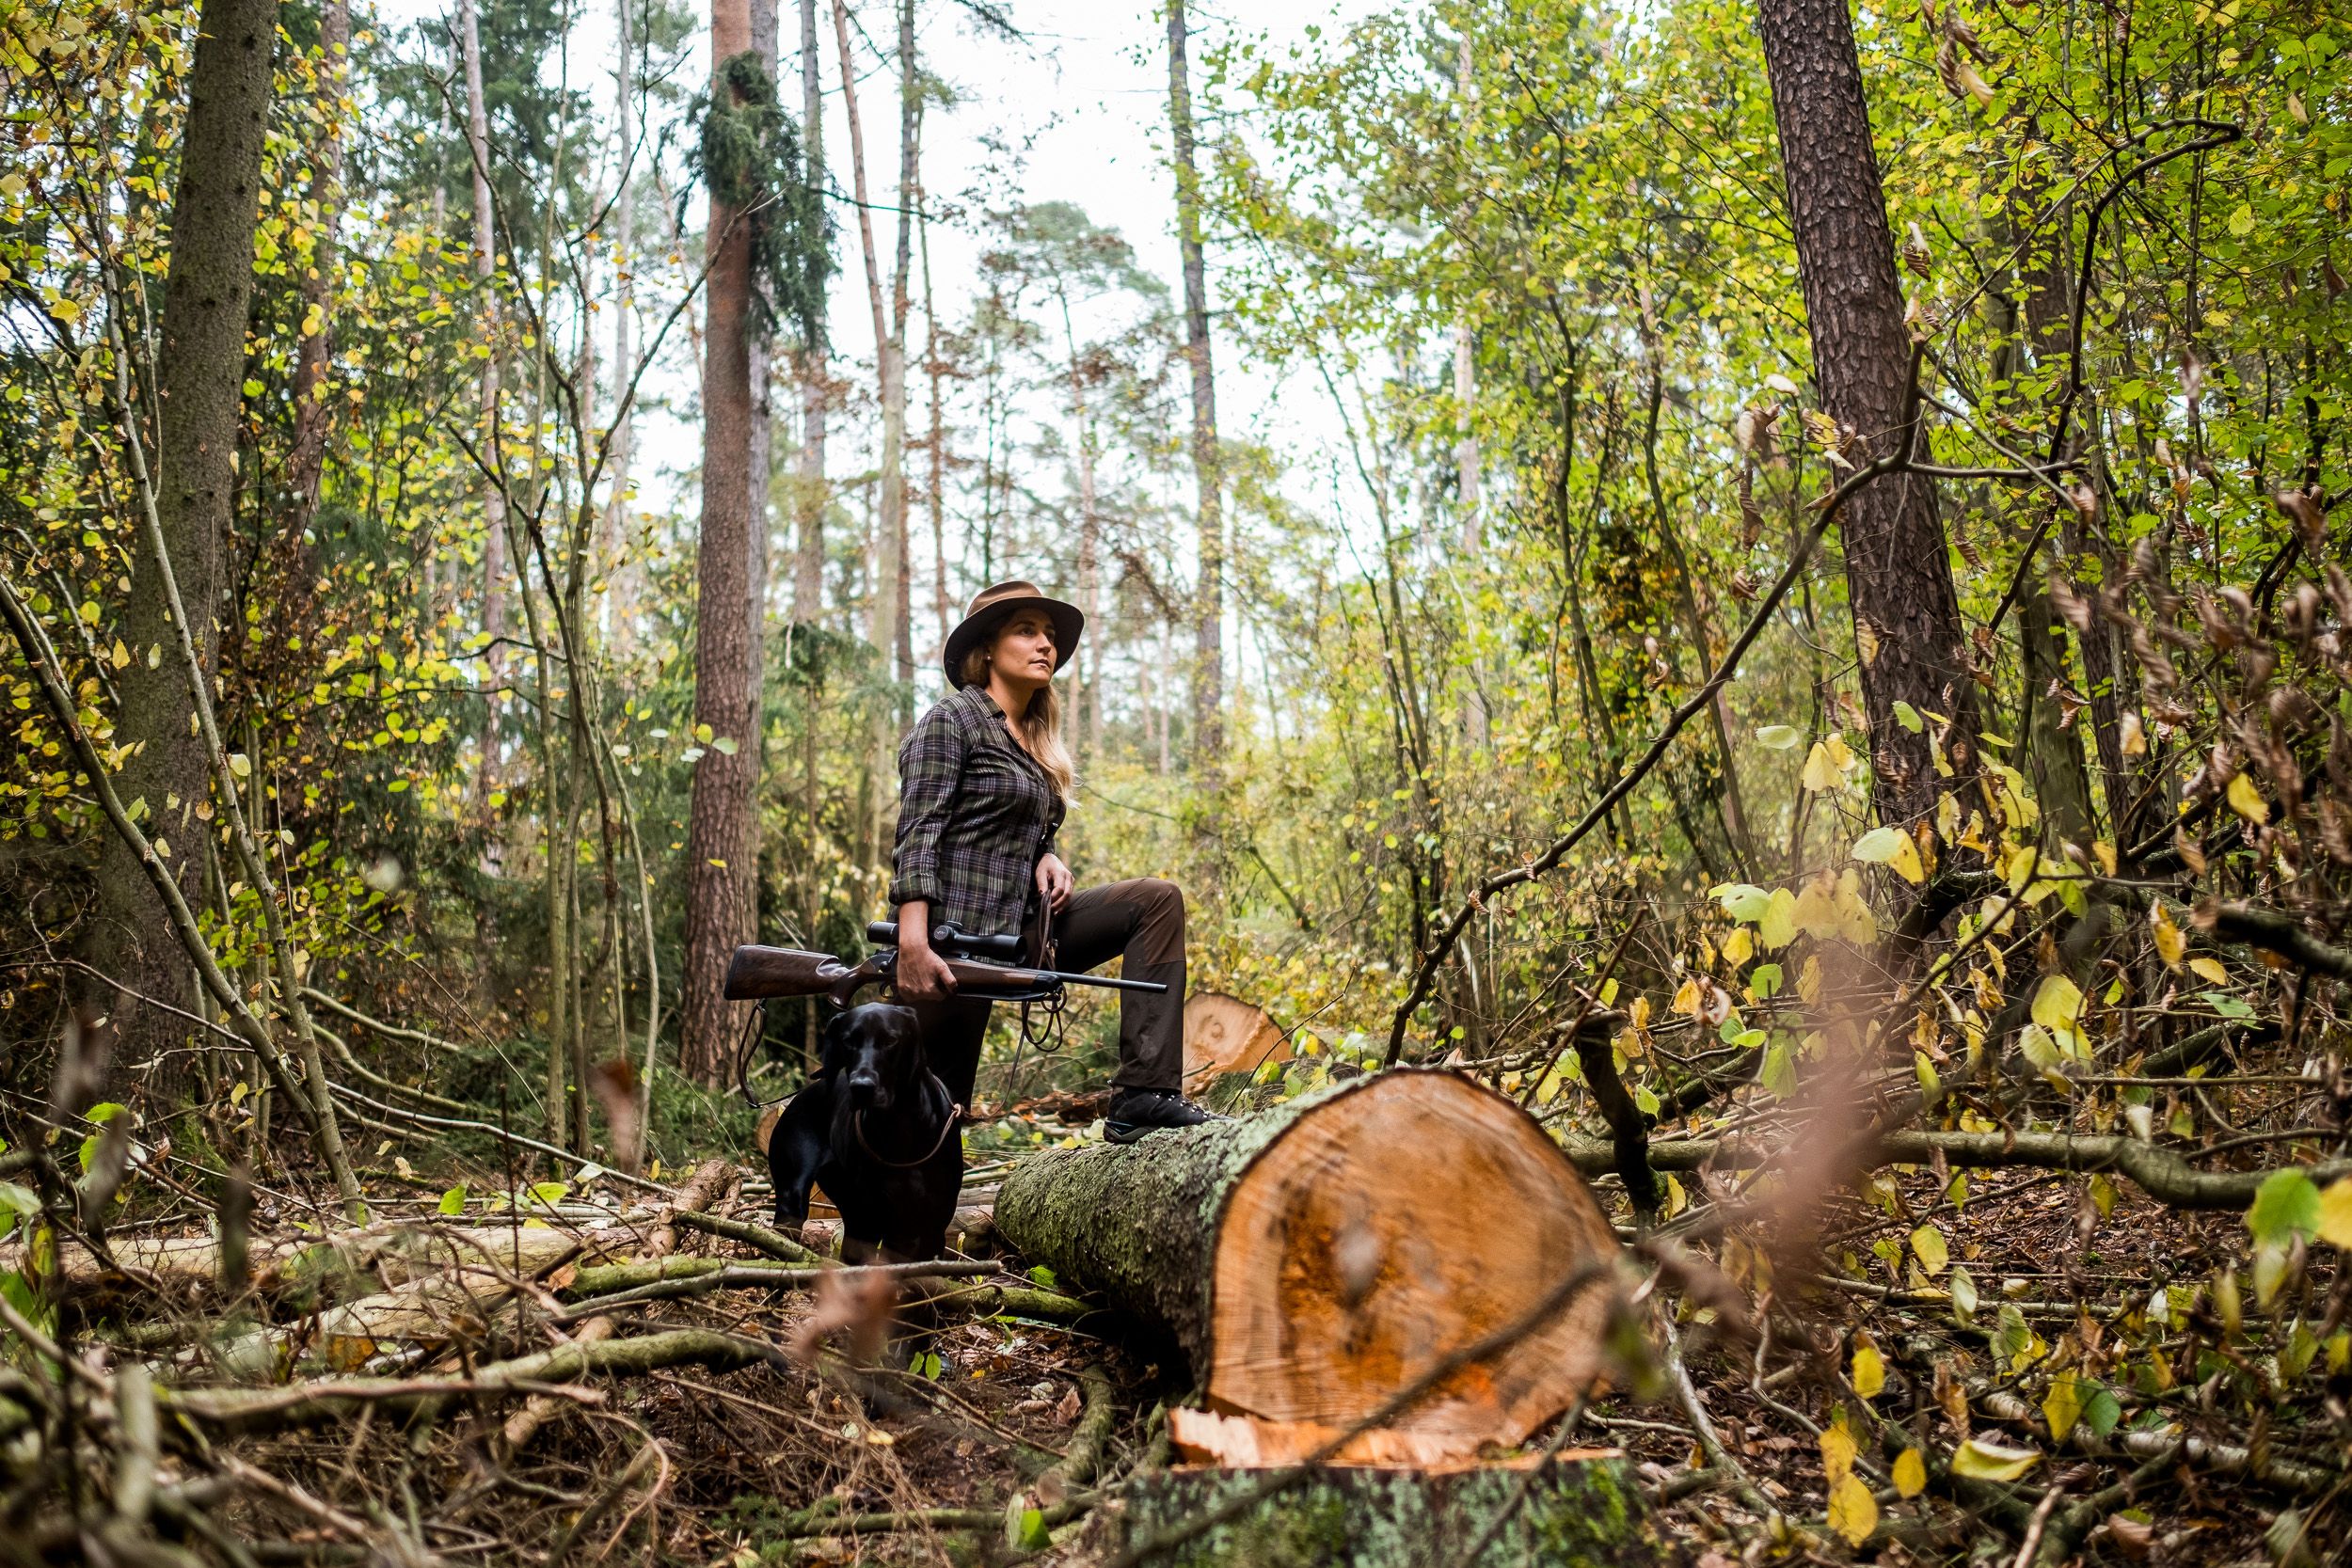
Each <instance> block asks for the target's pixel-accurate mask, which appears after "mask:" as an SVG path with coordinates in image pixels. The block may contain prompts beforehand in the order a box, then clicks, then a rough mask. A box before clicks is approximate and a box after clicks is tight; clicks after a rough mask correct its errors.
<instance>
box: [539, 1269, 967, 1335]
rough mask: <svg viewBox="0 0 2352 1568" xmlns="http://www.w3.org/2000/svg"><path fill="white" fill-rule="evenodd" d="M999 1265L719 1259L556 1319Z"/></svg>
mask: <svg viewBox="0 0 2352 1568" xmlns="http://www.w3.org/2000/svg"><path fill="white" fill-rule="evenodd" d="M675 1261H678V1262H695V1263H700V1262H708V1261H719V1260H717V1259H700V1258H694V1259H675ZM997 1267H998V1265H996V1264H994V1263H956V1262H935V1263H874V1264H867V1265H864V1266H861V1267H854V1268H845V1267H841V1266H839V1265H835V1266H833V1267H829V1268H821V1269H796V1268H777V1267H775V1266H774V1265H772V1264H759V1263H740V1262H736V1263H729V1262H724V1261H720V1266H719V1267H718V1268H715V1269H703V1270H698V1271H695V1272H693V1273H691V1274H689V1273H680V1274H678V1275H674V1276H673V1277H671V1278H667V1279H658V1280H654V1281H652V1282H650V1283H648V1284H644V1285H640V1286H637V1287H635V1288H633V1289H630V1290H625V1291H612V1292H611V1293H609V1294H606V1295H600V1296H596V1297H594V1298H592V1299H590V1300H587V1301H583V1302H580V1304H579V1305H578V1306H575V1307H569V1308H567V1309H566V1310H564V1312H563V1313H561V1314H560V1315H558V1316H557V1317H556V1318H555V1319H554V1320H553V1321H554V1322H556V1323H578V1322H579V1321H580V1319H582V1318H591V1317H595V1316H596V1314H598V1313H600V1312H609V1311H612V1309H613V1308H615V1307H635V1306H638V1305H639V1304H641V1303H644V1302H648V1301H672V1300H675V1299H677V1298H679V1297H685V1296H706V1295H708V1294H710V1293H711V1292H712V1291H724V1290H745V1289H753V1290H760V1289H765V1290H790V1289H794V1288H796V1287H801V1286H813V1285H815V1284H817V1282H818V1281H819V1280H821V1279H826V1278H829V1277H831V1276H833V1275H845V1276H851V1277H855V1276H859V1275H863V1276H866V1277H868V1278H870V1277H873V1276H875V1275H882V1276H884V1277H886V1278H890V1279H940V1278H957V1277H968V1276H971V1275H981V1274H994V1273H995V1272H996V1270H997ZM573 1283H574V1284H575V1285H577V1284H578V1283H579V1282H578V1280H577V1279H575V1280H574V1281H573Z"/></svg>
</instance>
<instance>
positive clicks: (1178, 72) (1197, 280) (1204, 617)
mask: <svg viewBox="0 0 2352 1568" xmlns="http://www.w3.org/2000/svg"><path fill="white" fill-rule="evenodd" d="M1189 42H1190V29H1189V27H1188V25H1187V24H1186V22H1185V19H1184V0H1169V4H1168V132H1169V139H1170V140H1171V141H1172V142H1173V144H1174V152H1175V158H1176V232H1177V238H1178V242H1179V245H1180V246H1181V248H1182V252H1183V259H1184V356H1185V358H1186V359H1187V360H1188V361H1189V362H1190V365H1191V368H1192V472H1193V483H1194V485H1195V487H1196V489H1197V490H1198V492H1199V496H1200V518H1199V543H1198V546H1197V548H1198V551H1199V555H1200V578H1199V583H1198V586H1197V587H1196V588H1195V590H1194V593H1193V605H1192V613H1193V677H1192V723H1193V735H1192V745H1193V756H1194V759H1195V761H1196V764H1197V766H1198V767H1199V768H1200V772H1201V774H1202V782H1203V783H1204V784H1208V785H1209V786H1211V787H1212V788H1214V787H1215V785H1216V779H1217V775H1218V773H1219V771H1220V770H1221V769H1222V768H1223V766H1224V755H1225V650H1224V638H1225V520H1224V511H1223V507H1224V483H1223V478H1222V473H1221V454H1220V453H1219V451H1218V450H1217V436H1216V367H1215V365H1214V364H1213V363H1212V361H1211V358H1210V354H1209V280H1208V266H1207V263H1206V261H1204V259H1203V257H1202V255H1201V249H1200V174H1199V172H1198V170H1197V169H1196V168H1195V166H1194V162H1193V139H1192V85H1191V80H1190V72H1189V70H1188V66H1187V61H1186V50H1187V48H1188V45H1189Z"/></svg>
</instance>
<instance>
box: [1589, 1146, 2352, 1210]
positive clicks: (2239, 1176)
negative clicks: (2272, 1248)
mask: <svg viewBox="0 0 2352 1568" xmlns="http://www.w3.org/2000/svg"><path fill="white" fill-rule="evenodd" d="M2319 1135H2320V1134H2317V1133H2314V1134H2313V1136H2314V1137H2317V1136H2319ZM1565 1148H1566V1150H1567V1155H1568V1159H1569V1161H1570V1162H1571V1163H1572V1164H1575V1166H1576V1168H1577V1169H1579V1170H1580V1171H1582V1172H1583V1173H1584V1174H1585V1175H1587V1176H1606V1175H1610V1174H1612V1173H1613V1172H1614V1171H1615V1170H1616V1169H1617V1151H1616V1149H1615V1148H1614V1147H1613V1145H1611V1144H1607V1143H1603V1142H1601V1141H1600V1140H1599V1139H1597V1138H1574V1139H1570V1140H1568V1141H1567V1143H1566V1144H1565ZM1787 1152H1788V1150H1787V1149H1786V1148H1783V1147H1782V1146H1779V1145H1776V1144H1769V1143H1764V1142H1761V1141H1757V1140H1753V1139H1743V1138H1729V1137H1726V1138H1690V1139H1677V1140H1675V1141H1673V1142H1668V1143H1655V1144H1652V1145H1650V1147H1649V1164H1650V1167H1651V1168H1652V1169H1653V1170H1672V1171H1692V1170H1701V1169H1714V1170H1729V1169H1738V1168H1753V1167H1755V1166H1757V1165H1764V1164H1771V1163H1772V1162H1773V1161H1774V1160H1778V1159H1781V1158H1783V1157H1785V1156H1786V1154H1787ZM1938 1154H1941V1155H1942V1156H1943V1157H1944V1159H1945V1160H1946V1161H1947V1163H1948V1164H1953V1165H1964V1166H1969V1167H1972V1168H1974V1169H1979V1170H1998V1169H2004V1168H2010V1167H2025V1168H2027V1169H2033V1170H2067V1171H2114V1172H2116V1173H2118V1174H2120V1175H2122V1176H2124V1177H2128V1178H2129V1179H2130V1180H2131V1181H2132V1182H2133V1183H2134V1184H2135V1185H2136V1186H2137V1187H2138V1188H2139V1189H2140V1190H2141V1191H2142V1192H2144V1193H2146V1194H2147V1195H2148V1196H2150V1197H2153V1198H2154V1199H2156V1200H2157V1201H2158V1202H2160V1203H2166V1204H2169V1205H2170V1206H2171V1207H2173V1208H2175V1209H2243V1208H2245V1207H2246V1206H2247V1205H2249V1204H2250V1203H2252V1202H2253V1201H2254V1194H2255V1192H2256V1191H2257V1190H2258V1189H2259V1188H2260V1187H2261V1186H2262V1184H2263V1182H2264V1181H2265V1180H2266V1179H2267V1178H2268V1177H2269V1176H2270V1175H2271V1174H2272V1172H2271V1171H2270V1170H2267V1169H2265V1170H2246V1171H2238V1170H2231V1171H2201V1170H2198V1169H2196V1168H2195V1167H2193V1166H2192V1165H2190V1164H2189V1163H2188V1161H2187V1159H2186V1158H2185V1157H2184V1155H2183V1154H2182V1153H2181V1151H2179V1150H2176V1149H2170V1148H2158V1147H2156V1146H2155V1145H2154V1144H2149V1143H2142V1142H2141V1141H2140V1140H2138V1139H2137V1138H2131V1137H2122V1136H2100V1135H2089V1134H2086V1135H2077V1134H2075V1133H2072V1132H1889V1133H1887V1134H1886V1135H1885V1136H1884V1137H1883V1138H1881V1139H1880V1140H1879V1141H1878V1145H1877V1147H1876V1148H1875V1149H1874V1150H1867V1151H1865V1155H1866V1159H1865V1163H1866V1165H1867V1166H1869V1167H1876V1166H1879V1165H1898V1164H1928V1163H1930V1162H1931V1161H1932V1160H1933V1159H1934V1158H1935V1157H1936V1156H1937V1155H1938ZM2302 1169H2303V1170H2304V1172H2305V1173H2306V1174H2307V1175H2309V1176H2310V1177H2311V1179H2312V1180H2314V1181H2318V1182H2322V1183H2325V1182H2328V1181H2332V1180H2335V1179H2336V1178H2337V1177H2339V1176H2352V1159H2339V1160H2322V1161H2320V1162H2318V1163H2317V1164H2310V1165H2305V1166H2303V1167H2302Z"/></svg>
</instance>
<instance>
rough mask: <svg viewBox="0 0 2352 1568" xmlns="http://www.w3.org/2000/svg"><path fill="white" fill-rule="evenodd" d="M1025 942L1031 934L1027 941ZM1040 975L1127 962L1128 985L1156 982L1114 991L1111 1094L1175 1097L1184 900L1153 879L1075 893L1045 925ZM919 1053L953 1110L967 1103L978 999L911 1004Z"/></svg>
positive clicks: (981, 1018) (981, 1031)
mask: <svg viewBox="0 0 2352 1568" xmlns="http://www.w3.org/2000/svg"><path fill="white" fill-rule="evenodd" d="M1032 935H1034V933H1032ZM1054 942H1055V952H1054V954H1053V955H1052V957H1051V959H1050V962H1049V965H1048V967H1051V968H1054V969H1063V970H1073V971H1085V970H1089V969H1095V968H1098V967H1100V966H1101V965H1104V964H1106V963H1108V962H1110V961H1111V960H1112V959H1113V958H1124V959H1125V960H1126V961H1125V963H1124V965H1123V966H1122V967H1121V969H1120V974H1122V975H1124V976H1125V977H1126V978H1127V979H1130V980H1158V981H1161V982H1164V983H1165V984H1166V985H1167V987H1168V994H1167V995H1165V996H1150V995H1146V994H1144V993H1143V992H1140V991H1121V992H1120V996H1119V1070H1118V1071H1117V1072H1115V1073H1113V1074H1112V1075H1111V1086H1112V1087H1113V1088H1117V1089H1167V1090H1168V1091H1170V1092H1180V1091H1181V1090H1182V1088H1183V1085H1184V891H1183V890H1182V889H1180V888H1179V887H1177V885H1176V884H1175V883H1174V882H1165V881H1162V880H1160V879H1158V878H1156V877H1143V878H1138V879H1136V880H1134V881H1128V882H1110V883H1107V884H1105V885H1104V886H1102V887H1090V888H1083V889H1080V890H1079V891H1078V892H1076V893H1073V894H1072V895H1070V902H1069V903H1068V904H1067V905H1066V906H1064V908H1063V910H1062V911H1061V913H1060V914H1059V915H1058V916H1057V917H1056V918H1055V922H1054ZM914 1012H915V1017H916V1019H917V1020H918V1021H919V1022H920V1023H921V1025H922V1030H923V1053H924V1054H925V1055H926V1056H927V1057H929V1058H930V1067H931V1070H932V1071H933V1072H935V1073H937V1074H939V1081H940V1082H941V1083H943V1084H945V1085H947V1092H948V1093H949V1094H952V1095H954V1096H955V1098H956V1103H957V1104H959V1105H969V1104H971V1103H972V1083H973V1080H974V1078H975V1077H977V1075H978V1072H979V1069H980V1044H981V1042H982V1041H983V1040H984V1039H986V1037H987V1036H988V1014H989V1004H987V1003H986V1002H983V1001H980V1000H978V999H977V998H965V997H952V998H950V999H948V1000H947V1001H945V1002H924V1003H916V1004H914Z"/></svg>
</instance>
